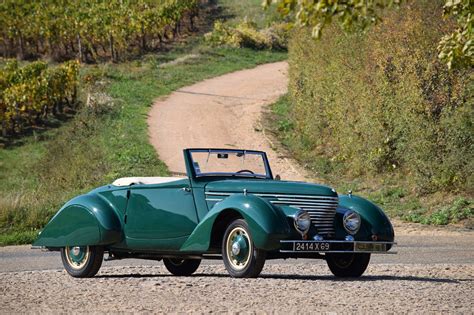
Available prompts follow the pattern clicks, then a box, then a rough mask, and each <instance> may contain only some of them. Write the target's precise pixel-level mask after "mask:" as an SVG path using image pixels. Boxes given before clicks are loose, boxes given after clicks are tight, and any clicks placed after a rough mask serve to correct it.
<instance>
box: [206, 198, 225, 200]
mask: <svg viewBox="0 0 474 315" xmlns="http://www.w3.org/2000/svg"><path fill="white" fill-rule="evenodd" d="M222 200H224V199H214V198H206V201H222Z"/></svg>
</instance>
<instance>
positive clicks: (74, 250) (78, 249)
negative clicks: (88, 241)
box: [72, 246, 81, 256]
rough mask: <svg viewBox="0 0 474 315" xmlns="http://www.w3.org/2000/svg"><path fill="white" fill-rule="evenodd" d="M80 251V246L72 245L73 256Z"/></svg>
mask: <svg viewBox="0 0 474 315" xmlns="http://www.w3.org/2000/svg"><path fill="white" fill-rule="evenodd" d="M80 252H81V248H80V247H79V246H74V247H73V248H72V254H73V255H74V256H77V255H79V254H80Z"/></svg>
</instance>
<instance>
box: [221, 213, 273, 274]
mask: <svg viewBox="0 0 474 315" xmlns="http://www.w3.org/2000/svg"><path fill="white" fill-rule="evenodd" d="M265 257H266V253H265V251H263V250H259V249H257V248H255V246H254V243H253V240H252V235H251V234H250V230H249V226H248V224H247V222H245V220H242V219H238V220H235V221H234V222H232V223H231V224H230V225H229V226H228V227H227V230H226V231H225V233H224V239H223V240H222V258H223V260H224V265H225V268H226V269H227V272H228V273H229V274H230V275H231V276H232V277H235V278H256V277H258V275H259V274H260V272H261V271H262V269H263V266H264V265H265Z"/></svg>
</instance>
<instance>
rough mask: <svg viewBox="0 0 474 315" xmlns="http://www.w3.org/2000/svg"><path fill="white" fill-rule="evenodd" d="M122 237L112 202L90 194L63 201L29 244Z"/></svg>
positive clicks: (64, 243)
mask: <svg viewBox="0 0 474 315" xmlns="http://www.w3.org/2000/svg"><path fill="white" fill-rule="evenodd" d="M122 238H123V236H122V224H121V222H120V219H119V218H118V215H117V213H116V212H115V210H114V209H113V205H111V204H110V203H109V202H107V201H106V200H104V199H102V198H101V197H99V196H98V195H96V194H94V193H91V194H86V195H82V196H78V197H76V198H74V199H72V200H70V201H69V202H68V203H66V204H65V205H64V206H63V207H62V208H61V209H60V210H59V211H58V212H57V213H56V215H55V216H54V217H53V218H52V219H51V220H50V221H49V223H48V224H47V225H46V226H45V228H44V229H43V230H42V231H41V233H40V234H39V236H38V238H37V239H36V241H35V242H34V243H33V246H44V247H48V248H53V247H64V246H84V245H108V244H113V243H117V242H120V241H121V240H122Z"/></svg>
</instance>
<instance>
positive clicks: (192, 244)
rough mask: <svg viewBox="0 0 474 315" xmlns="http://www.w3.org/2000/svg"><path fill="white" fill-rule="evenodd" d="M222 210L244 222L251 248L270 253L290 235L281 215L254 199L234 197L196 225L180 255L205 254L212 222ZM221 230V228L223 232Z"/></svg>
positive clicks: (243, 196)
mask: <svg viewBox="0 0 474 315" xmlns="http://www.w3.org/2000/svg"><path fill="white" fill-rule="evenodd" d="M226 210H233V211H235V212H237V213H238V214H239V215H240V216H241V217H242V218H244V220H245V221H246V222H247V224H248V225H249V228H250V233H251V235H252V238H253V242H254V244H255V247H257V248H259V249H263V250H274V249H278V248H279V246H280V239H283V238H285V236H286V235H288V234H289V233H290V228H289V226H288V224H287V220H286V217H285V215H284V214H283V213H282V212H281V211H280V210H279V209H277V208H275V207H273V206H272V205H271V204H270V203H268V202H267V201H265V200H263V199H262V198H259V197H257V196H254V195H243V194H238V195H237V194H236V195H232V196H230V197H228V198H226V199H224V200H223V201H221V202H219V203H218V204H216V205H215V206H214V207H213V208H212V209H211V210H210V211H209V212H208V213H207V215H206V216H205V217H204V219H203V220H202V221H201V222H200V223H199V224H198V226H197V227H196V229H195V230H194V231H193V233H192V234H191V235H190V236H189V238H188V239H187V241H186V242H185V243H184V245H183V246H182V247H181V251H191V252H202V251H207V250H208V249H209V247H210V243H211V233H212V229H213V226H214V224H219V222H217V221H216V219H217V218H218V217H219V214H220V213H221V212H223V211H226ZM224 230H225V228H224Z"/></svg>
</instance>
